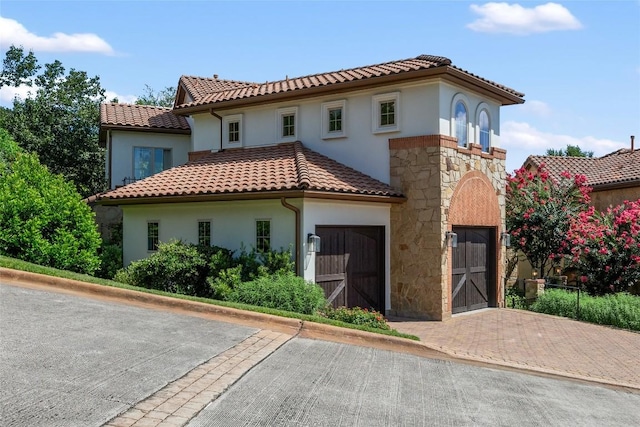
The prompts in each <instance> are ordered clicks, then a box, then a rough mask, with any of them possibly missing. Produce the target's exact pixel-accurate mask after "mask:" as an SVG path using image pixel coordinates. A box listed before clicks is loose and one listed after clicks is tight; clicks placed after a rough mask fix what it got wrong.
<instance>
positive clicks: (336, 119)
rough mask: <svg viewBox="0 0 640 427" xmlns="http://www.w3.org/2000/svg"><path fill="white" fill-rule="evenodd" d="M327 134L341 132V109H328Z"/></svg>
mask: <svg viewBox="0 0 640 427" xmlns="http://www.w3.org/2000/svg"><path fill="white" fill-rule="evenodd" d="M329 132H342V108H330V109H329Z"/></svg>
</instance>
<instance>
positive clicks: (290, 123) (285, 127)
mask: <svg viewBox="0 0 640 427" xmlns="http://www.w3.org/2000/svg"><path fill="white" fill-rule="evenodd" d="M295 135H296V115H295V114H285V115H283V116H282V137H283V138H284V137H288V136H295Z"/></svg>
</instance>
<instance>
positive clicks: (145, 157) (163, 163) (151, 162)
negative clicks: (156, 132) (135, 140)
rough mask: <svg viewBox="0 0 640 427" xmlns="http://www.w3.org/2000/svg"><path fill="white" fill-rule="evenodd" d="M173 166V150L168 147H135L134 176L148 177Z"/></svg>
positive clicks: (136, 177) (136, 178)
mask: <svg viewBox="0 0 640 427" xmlns="http://www.w3.org/2000/svg"><path fill="white" fill-rule="evenodd" d="M170 167H171V150H170V149H167V148H152V147H134V148H133V178H134V179H135V180H138V179H144V178H147V177H149V176H151V175H153V174H156V173H158V172H162V171H163V170H166V169H169V168H170Z"/></svg>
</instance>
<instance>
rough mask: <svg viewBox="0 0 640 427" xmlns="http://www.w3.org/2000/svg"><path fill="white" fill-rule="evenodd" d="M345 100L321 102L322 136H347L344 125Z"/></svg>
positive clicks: (327, 137) (325, 137)
mask: <svg viewBox="0 0 640 427" xmlns="http://www.w3.org/2000/svg"><path fill="white" fill-rule="evenodd" d="M345 105H346V101H344V100H343V101H334V102H325V103H323V104H322V138H324V139H329V138H342V137H345V136H347V133H346V127H345Z"/></svg>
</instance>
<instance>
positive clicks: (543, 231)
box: [506, 165, 591, 277]
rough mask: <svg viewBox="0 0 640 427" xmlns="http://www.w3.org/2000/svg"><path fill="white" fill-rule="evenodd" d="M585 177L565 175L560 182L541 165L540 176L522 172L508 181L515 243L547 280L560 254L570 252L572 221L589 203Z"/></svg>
mask: <svg viewBox="0 0 640 427" xmlns="http://www.w3.org/2000/svg"><path fill="white" fill-rule="evenodd" d="M585 182H586V178H585V177H584V175H575V176H573V177H572V176H571V175H570V174H568V173H566V174H565V173H563V174H562V180H561V181H560V182H556V181H555V180H553V179H552V178H551V177H550V176H549V173H548V172H547V171H546V170H545V168H544V165H541V166H540V168H539V169H538V171H537V173H535V174H534V173H532V172H529V171H527V170H525V169H519V170H517V171H516V172H515V175H514V176H511V175H509V176H508V178H507V200H506V226H507V232H508V233H509V234H511V236H512V240H511V243H512V245H513V246H514V248H515V249H517V250H520V251H521V252H522V253H523V254H524V255H525V256H526V257H527V259H528V260H529V262H530V263H531V266H532V267H533V268H534V270H536V271H538V272H539V273H540V276H541V277H543V276H545V275H547V274H548V273H549V272H550V270H551V268H552V267H553V259H554V257H555V256H556V255H557V254H561V253H564V252H566V251H568V244H567V232H568V231H569V224H570V220H571V219H572V218H574V217H575V216H576V215H577V214H578V213H579V212H580V211H581V210H583V209H584V207H585V204H586V203H588V202H589V192H590V191H591V189H590V188H589V187H587V186H586V185H585Z"/></svg>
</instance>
